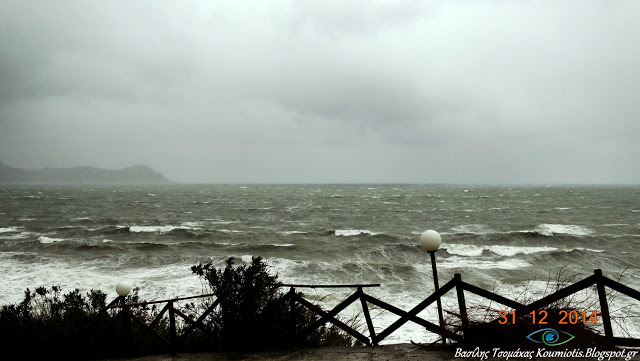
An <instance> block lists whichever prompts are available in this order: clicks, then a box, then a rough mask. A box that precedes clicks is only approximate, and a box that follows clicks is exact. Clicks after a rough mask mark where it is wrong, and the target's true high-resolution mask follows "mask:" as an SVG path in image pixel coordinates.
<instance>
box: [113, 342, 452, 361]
mask: <svg viewBox="0 0 640 361" xmlns="http://www.w3.org/2000/svg"><path fill="white" fill-rule="evenodd" d="M453 356H454V352H453V351H450V350H449V351H445V350H439V351H433V350H425V349H423V348H421V347H418V346H415V345H412V344H398V345H385V346H378V347H323V348H314V349H301V350H294V351H279V352H257V353H235V352H234V353H218V352H216V353H194V354H187V353H181V354H175V355H155V356H144V357H137V358H125V359H112V360H113V361H116V360H117V361H124V360H126V361H205V360H206V361H241V360H254V361H257V360H260V361H275V360H279V361H284V360H302V361H310V360H327V361H328V360H332V361H356V360H357V361H365V360H366V361H390V360H442V361H445V360H454V359H455V358H454V357H453ZM458 360H459V359H458Z"/></svg>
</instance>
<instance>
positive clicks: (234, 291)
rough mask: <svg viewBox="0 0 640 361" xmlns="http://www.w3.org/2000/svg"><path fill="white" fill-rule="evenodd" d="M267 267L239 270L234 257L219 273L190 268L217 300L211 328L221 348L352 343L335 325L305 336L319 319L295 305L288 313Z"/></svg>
mask: <svg viewBox="0 0 640 361" xmlns="http://www.w3.org/2000/svg"><path fill="white" fill-rule="evenodd" d="M267 268H268V266H267V265H266V263H265V262H264V261H263V260H262V258H260V257H253V258H252V260H251V263H249V264H243V265H239V266H234V264H233V258H229V259H227V261H226V266H225V267H224V268H223V269H217V268H215V267H214V266H213V264H212V262H208V263H206V264H199V265H197V266H193V267H192V268H191V270H192V271H193V273H194V274H197V275H198V276H200V277H202V278H204V280H205V281H206V282H207V284H208V285H209V287H210V288H211V291H212V293H214V294H215V296H216V297H217V299H218V300H219V301H220V308H219V310H218V312H217V313H216V314H215V315H214V316H213V324H214V329H215V330H216V331H217V332H219V339H220V342H221V344H222V345H223V348H224V349H229V350H268V349H284V348H291V347H300V346H303V347H316V346H328V345H331V346H333V345H352V344H353V339H352V338H351V336H349V335H347V334H346V333H344V332H342V331H341V330H340V329H338V328H336V327H334V326H326V325H325V326H322V327H320V328H318V329H316V330H314V331H312V332H305V331H306V330H307V328H308V326H309V325H310V324H312V323H313V322H315V321H316V320H318V319H319V317H318V316H317V315H315V314H314V313H313V312H311V311H309V310H307V309H306V308H304V307H303V306H301V305H299V304H295V306H294V307H293V308H292V307H291V305H290V303H289V302H282V300H283V297H284V296H285V294H284V293H283V292H282V291H281V288H280V283H279V282H278V276H277V275H272V274H270V273H269V271H268V269H267Z"/></svg>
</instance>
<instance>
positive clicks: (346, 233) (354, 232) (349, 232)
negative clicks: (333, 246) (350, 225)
mask: <svg viewBox="0 0 640 361" xmlns="http://www.w3.org/2000/svg"><path fill="white" fill-rule="evenodd" d="M334 234H335V235H336V236H343V237H350V236H359V235H362V234H366V235H369V236H375V235H376V234H378V233H375V232H371V231H369V230H367V229H336V230H335V231H334Z"/></svg>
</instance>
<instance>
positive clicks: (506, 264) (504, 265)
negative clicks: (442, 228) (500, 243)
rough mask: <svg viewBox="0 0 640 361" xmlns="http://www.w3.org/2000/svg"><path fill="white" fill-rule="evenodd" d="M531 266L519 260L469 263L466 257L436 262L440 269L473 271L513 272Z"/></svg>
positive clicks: (455, 257)
mask: <svg viewBox="0 0 640 361" xmlns="http://www.w3.org/2000/svg"><path fill="white" fill-rule="evenodd" d="M529 266H531V264H530V263H528V262H526V261H524V260H521V259H517V258H515V259H507V260H501V261H488V260H481V259H474V260H473V261H470V260H469V258H466V257H457V256H453V257H449V258H446V259H444V260H443V261H441V262H438V267H441V268H447V269H450V268H474V269H482V270H487V269H504V270H513V269H520V268H526V267H529Z"/></svg>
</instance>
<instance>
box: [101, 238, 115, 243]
mask: <svg viewBox="0 0 640 361" xmlns="http://www.w3.org/2000/svg"><path fill="white" fill-rule="evenodd" d="M102 243H113V241H112V240H110V239H103V240H102Z"/></svg>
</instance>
